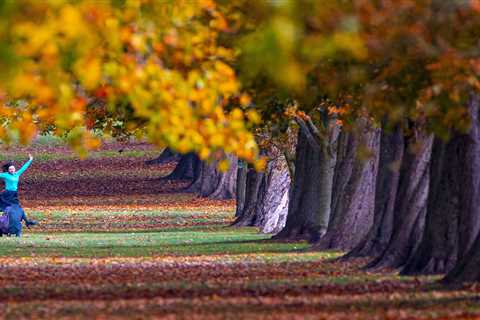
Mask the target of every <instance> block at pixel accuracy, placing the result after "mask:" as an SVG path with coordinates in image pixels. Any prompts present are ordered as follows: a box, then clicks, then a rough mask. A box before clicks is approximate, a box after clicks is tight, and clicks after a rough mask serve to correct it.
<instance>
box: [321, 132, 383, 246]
mask: <svg viewBox="0 0 480 320" xmlns="http://www.w3.org/2000/svg"><path fill="white" fill-rule="evenodd" d="M379 147H380V131H379V130H375V129H371V128H368V127H367V125H366V124H365V125H364V126H362V127H360V128H359V129H358V132H357V131H354V132H342V133H341V138H340V139H339V146H338V156H337V166H336V168H335V178H334V185H333V195H334V196H333V198H332V215H331V219H330V223H329V225H328V231H327V233H326V234H325V236H324V237H322V238H321V239H320V241H319V242H318V243H317V244H316V245H315V246H314V248H316V249H321V250H325V249H338V250H346V249H351V248H352V247H353V246H354V245H356V244H357V243H358V242H359V241H360V240H361V239H362V237H364V236H365V235H366V234H367V232H368V230H369V229H370V227H371V226H372V223H373V214H374V203H375V180H376V177H377V170H378V154H379ZM364 149H366V150H365V151H364V152H363V154H365V153H367V152H368V154H367V155H365V156H368V157H369V159H365V156H363V158H362V157H361V156H360V154H359V153H360V152H361V151H362V150H364ZM367 150H368V151H367Z"/></svg>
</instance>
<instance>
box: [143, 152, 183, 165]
mask: <svg viewBox="0 0 480 320" xmlns="http://www.w3.org/2000/svg"><path fill="white" fill-rule="evenodd" d="M180 158H181V155H180V154H179V153H176V152H173V151H172V149H170V148H165V149H164V150H163V151H162V153H161V154H160V155H159V156H158V157H156V158H155V159H151V160H147V161H145V164H147V165H152V164H163V163H167V162H173V161H179V160H180Z"/></svg>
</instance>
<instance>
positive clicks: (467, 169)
mask: <svg viewBox="0 0 480 320" xmlns="http://www.w3.org/2000/svg"><path fill="white" fill-rule="evenodd" d="M469 110H470V117H471V120H472V127H471V129H470V132H469V133H468V134H467V135H463V136H462V143H461V144H460V148H459V160H460V163H459V164H460V166H459V171H460V175H459V181H460V182H461V184H460V187H461V188H460V192H459V194H460V197H459V198H460V210H459V212H460V214H459V217H458V218H459V219H458V260H457V263H456V265H455V267H454V268H453V269H452V270H451V271H450V272H449V273H448V274H447V276H446V278H445V281H446V282H449V283H462V282H467V281H476V282H478V281H480V268H479V267H478V266H479V263H480V123H479V117H478V112H479V97H478V96H477V95H474V94H472V97H471V100H470V102H469Z"/></svg>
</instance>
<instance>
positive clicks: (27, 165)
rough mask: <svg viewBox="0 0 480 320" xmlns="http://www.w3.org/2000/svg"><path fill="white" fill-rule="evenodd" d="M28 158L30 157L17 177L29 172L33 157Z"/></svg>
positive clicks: (19, 170)
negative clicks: (26, 171)
mask: <svg viewBox="0 0 480 320" xmlns="http://www.w3.org/2000/svg"><path fill="white" fill-rule="evenodd" d="M28 156H29V157H30V159H29V160H28V161H27V162H25V164H24V165H23V166H22V167H21V168H20V169H18V171H17V175H21V174H22V173H24V172H25V170H27V169H28V167H29V166H30V164H31V163H32V160H33V157H32V155H31V154H29V155H28Z"/></svg>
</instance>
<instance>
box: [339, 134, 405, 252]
mask: <svg viewBox="0 0 480 320" xmlns="http://www.w3.org/2000/svg"><path fill="white" fill-rule="evenodd" d="M403 152H404V142H403V131H402V130H401V129H400V127H398V128H396V129H395V131H393V132H392V133H389V132H386V131H383V132H382V134H381V142H380V159H379V168H378V175H377V180H376V187H375V212H374V218H373V224H372V226H371V228H370V230H369V231H368V233H367V234H366V235H365V236H364V237H363V239H362V240H360V242H359V243H358V244H357V245H356V246H355V248H354V249H352V250H351V251H350V252H349V253H348V254H346V255H345V256H344V258H346V259H348V258H359V257H370V256H372V257H376V256H378V255H380V254H381V253H382V252H383V251H384V250H385V249H386V248H387V245H388V241H389V240H390V237H391V235H392V229H393V210H394V207H395V199H396V195H397V189H398V181H399V178H400V168H399V166H400V163H401V161H402V157H403Z"/></svg>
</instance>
